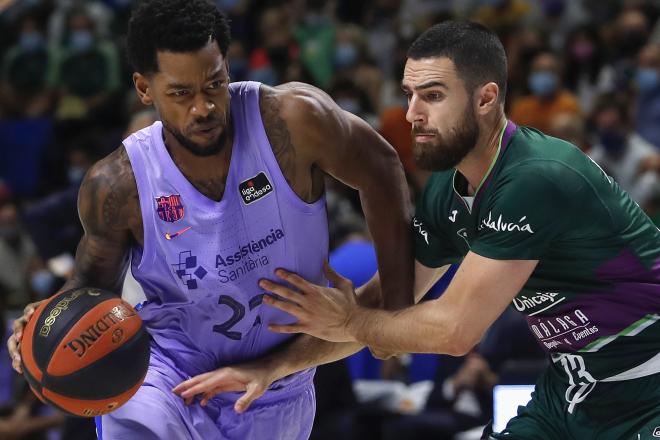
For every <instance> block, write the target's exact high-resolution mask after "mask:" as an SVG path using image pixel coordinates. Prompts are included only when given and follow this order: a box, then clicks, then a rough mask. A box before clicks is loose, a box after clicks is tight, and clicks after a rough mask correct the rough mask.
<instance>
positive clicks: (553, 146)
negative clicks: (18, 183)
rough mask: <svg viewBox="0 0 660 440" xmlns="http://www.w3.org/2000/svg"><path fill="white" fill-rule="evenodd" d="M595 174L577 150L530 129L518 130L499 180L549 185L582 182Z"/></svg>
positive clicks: (589, 162) (507, 153) (561, 141)
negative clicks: (545, 183) (533, 181)
mask: <svg viewBox="0 0 660 440" xmlns="http://www.w3.org/2000/svg"><path fill="white" fill-rule="evenodd" d="M594 170H598V171H599V169H598V168H597V166H596V165H595V164H594V163H593V161H591V160H590V159H589V158H588V157H587V156H586V155H585V154H584V153H583V152H582V151H580V149H579V148H578V147H576V146H575V145H573V144H571V143H570V142H566V141H564V140H562V139H558V138H555V137H552V136H548V135H546V134H545V133H543V132H541V131H539V130H536V129H534V128H531V127H524V126H522V127H518V129H517V130H516V132H515V134H514V136H513V137H512V139H511V142H510V144H509V145H508V146H507V150H506V152H505V159H504V160H503V166H502V170H501V172H500V174H501V176H502V177H506V179H507V180H516V181H518V180H525V181H526V180H540V181H546V182H548V183H551V184H556V183H561V182H566V181H571V180H573V179H575V178H580V177H582V178H584V177H585V176H587V175H591V174H593V173H594Z"/></svg>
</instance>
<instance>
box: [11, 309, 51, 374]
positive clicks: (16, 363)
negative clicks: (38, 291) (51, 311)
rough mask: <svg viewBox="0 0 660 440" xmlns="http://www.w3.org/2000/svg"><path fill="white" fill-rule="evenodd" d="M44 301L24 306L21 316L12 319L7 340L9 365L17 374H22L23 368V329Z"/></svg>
mask: <svg viewBox="0 0 660 440" xmlns="http://www.w3.org/2000/svg"><path fill="white" fill-rule="evenodd" d="M44 301H46V300H42V301H38V302H35V303H32V304H28V305H27V306H25V309H23V316H21V317H20V318H17V319H16V320H15V321H14V325H13V327H14V333H12V335H11V336H9V339H8V340H7V348H8V349H9V357H11V366H12V367H13V368H14V370H16V372H18V373H19V374H23V370H22V369H21V339H22V338H23V329H24V328H25V325H26V324H27V323H28V321H29V320H30V318H32V315H33V314H34V311H35V310H36V309H37V307H39V305H40V304H41V303H42V302H44Z"/></svg>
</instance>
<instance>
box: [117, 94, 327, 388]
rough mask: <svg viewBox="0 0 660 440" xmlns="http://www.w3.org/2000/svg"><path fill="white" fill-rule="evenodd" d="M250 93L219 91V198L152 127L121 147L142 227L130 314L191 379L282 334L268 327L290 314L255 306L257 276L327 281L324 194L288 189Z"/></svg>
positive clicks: (258, 302)
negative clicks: (135, 301) (178, 161)
mask: <svg viewBox="0 0 660 440" xmlns="http://www.w3.org/2000/svg"><path fill="white" fill-rule="evenodd" d="M259 87H260V84H259V83H255V82H239V83H232V84H230V86H229V90H230V96H231V100H230V102H231V104H230V105H231V108H230V112H231V120H232V124H233V128H234V143H233V149H232V153H231V160H230V166H229V173H228V176H227V182H226V188H225V192H224V195H223V197H222V200H221V201H219V202H216V201H214V200H211V199H209V198H207V197H206V196H204V195H202V194H201V193H200V192H198V191H197V190H196V189H195V188H194V187H193V185H192V184H191V183H190V182H189V181H188V180H187V179H186V178H185V177H184V175H183V174H182V173H181V171H180V170H179V169H178V167H177V166H176V165H175V163H174V161H173V160H172V158H171V157H170V155H169V153H168V151H167V149H166V147H165V145H164V142H163V135H162V130H163V127H162V124H161V122H156V123H154V124H153V125H152V126H150V127H147V128H145V129H143V130H141V131H138V132H136V133H134V134H132V135H131V136H129V137H128V138H127V139H126V140H125V141H124V146H125V148H126V151H127V152H128V156H129V158H130V162H131V166H132V168H133V173H134V174H135V180H136V183H137V188H138V195H139V199H140V209H141V211H142V219H143V227H144V246H143V248H142V249H140V248H138V247H134V248H133V249H132V251H131V266H132V274H133V276H134V278H135V279H136V280H137V281H138V283H139V284H140V285H141V287H142V289H143V290H144V293H145V296H146V301H145V302H144V303H142V304H139V305H138V307H137V308H138V309H139V313H140V315H141V317H142V319H143V320H144V323H145V325H146V327H147V329H148V331H149V333H150V334H151V336H152V338H153V341H154V342H155V344H157V345H158V346H159V347H160V349H161V350H163V351H164V352H165V353H167V355H168V356H169V357H170V358H171V359H172V360H173V361H174V362H175V364H176V366H177V367H178V368H180V369H181V370H182V371H184V372H186V373H187V374H190V375H191V376H192V375H195V374H199V373H202V372H206V371H210V370H213V369H216V368H219V367H221V366H224V365H229V364H234V363H237V362H241V361H246V360H250V359H253V358H256V357H259V356H261V355H263V354H264V353H265V352H267V351H268V350H270V349H272V348H273V347H275V346H277V345H278V344H280V343H282V342H284V341H285V340H287V339H288V338H290V337H291V336H290V335H283V334H277V333H273V332H270V331H269V330H268V328H267V325H268V324H270V323H290V322H293V321H295V318H293V317H291V316H290V315H288V314H286V313H284V312H281V311H279V310H277V309H275V308H273V307H268V306H266V305H263V304H262V299H263V295H264V291H263V290H261V289H260V288H259V286H258V284H257V283H258V281H259V280H260V279H261V278H269V279H271V280H274V281H277V280H278V278H277V277H275V276H274V273H273V272H274V270H275V269H277V268H284V269H287V270H291V271H293V272H297V273H299V274H301V275H302V276H303V277H305V278H307V279H309V280H310V281H312V282H314V283H319V284H325V283H327V281H326V280H325V278H324V275H323V270H322V265H323V261H324V259H326V258H327V253H328V225H327V218H326V210H325V196H324V197H322V198H321V199H320V200H318V201H316V202H314V203H311V204H308V203H306V202H304V201H302V200H301V199H300V198H299V197H298V196H297V195H296V194H295V193H294V192H293V190H292V189H291V188H290V187H289V185H288V183H287V182H286V180H285V178H284V176H283V175H282V172H281V170H280V167H279V165H278V163H277V160H276V159H275V156H274V154H273V152H272V148H271V145H270V142H269V141H268V138H267V136H266V132H265V129H264V126H263V123H262V120H261V113H260V111H259ZM312 373H313V372H309V373H308V374H312ZM303 374H305V373H303Z"/></svg>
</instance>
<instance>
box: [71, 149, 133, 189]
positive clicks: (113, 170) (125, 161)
mask: <svg viewBox="0 0 660 440" xmlns="http://www.w3.org/2000/svg"><path fill="white" fill-rule="evenodd" d="M83 186H91V187H97V186H110V187H113V188H118V189H125V190H127V191H130V190H133V189H134V188H135V187H136V183H135V176H134V174H133V168H132V166H131V161H130V159H129V157H128V153H127V152H126V148H125V147H124V145H123V144H122V145H120V146H119V148H117V149H116V150H115V151H113V152H112V153H110V154H108V155H107V156H105V157H104V158H103V159H101V160H99V161H98V162H96V163H95V164H94V165H92V166H91V167H90V169H89V170H88V171H87V174H86V175H85V178H84V180H83Z"/></svg>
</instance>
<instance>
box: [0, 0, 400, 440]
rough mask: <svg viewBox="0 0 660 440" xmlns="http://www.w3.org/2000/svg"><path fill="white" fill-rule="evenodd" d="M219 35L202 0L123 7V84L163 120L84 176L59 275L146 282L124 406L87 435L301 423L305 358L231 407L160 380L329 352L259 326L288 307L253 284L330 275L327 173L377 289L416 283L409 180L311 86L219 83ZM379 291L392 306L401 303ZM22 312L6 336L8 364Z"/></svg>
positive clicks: (228, 401)
mask: <svg viewBox="0 0 660 440" xmlns="http://www.w3.org/2000/svg"><path fill="white" fill-rule="evenodd" d="M228 45H229V27H228V24H227V20H226V18H225V16H224V15H223V14H222V13H221V12H220V11H218V10H217V9H216V7H215V6H214V5H213V4H211V3H210V2H207V1H205V0H147V1H144V2H142V3H141V4H140V5H139V6H138V7H137V9H136V10H135V11H134V13H133V16H132V18H131V22H130V25H129V31H128V37H127V48H128V54H129V58H130V61H131V63H132V64H133V66H134V68H135V73H134V75H133V79H134V83H135V88H136V90H137V93H138V95H139V98H140V100H141V101H142V102H143V103H144V104H146V105H152V104H153V105H154V107H155V108H156V110H157V112H158V114H159V119H160V121H158V122H156V123H155V124H153V125H152V126H150V127H147V128H145V129H143V130H140V131H138V132H136V133H133V134H132V135H131V136H129V137H128V138H127V139H126V140H125V141H124V142H123V145H122V146H121V147H120V148H119V149H118V150H117V151H115V152H114V153H112V154H111V155H109V156H108V157H106V158H105V159H103V160H101V161H100V162H98V163H97V164H96V165H94V167H93V168H92V169H91V170H90V171H89V172H88V174H87V176H86V177H85V180H84V182H83V184H82V186H81V189H80V196H79V212H80V218H81V221H82V224H83V226H84V229H85V235H84V237H83V238H82V240H81V242H80V245H79V247H78V251H77V254H76V268H75V275H74V277H73V279H71V280H70V281H69V282H67V284H66V285H65V289H70V288H76V287H81V286H97V287H101V288H105V289H108V290H112V291H117V292H118V291H119V290H120V288H121V284H122V281H123V279H124V276H125V274H126V271H127V269H128V268H129V267H130V269H131V271H132V274H133V276H134V277H135V279H136V280H137V281H138V282H139V283H140V285H141V287H142V289H143V290H144V292H145V295H146V301H145V302H144V303H142V304H139V305H138V306H137V309H138V310H139V312H140V315H141V317H142V319H143V320H144V323H145V325H146V327H147V329H148V331H149V333H150V335H151V337H152V349H151V361H150V367H149V371H148V373H147V377H146V380H145V382H144V384H143V386H142V387H141V388H140V390H139V391H138V392H137V394H136V395H135V396H134V397H133V398H132V399H131V400H130V401H129V402H128V403H127V404H125V405H124V406H122V407H121V408H119V409H118V410H116V411H114V412H112V413H110V414H107V415H104V416H103V417H102V418H99V419H100V420H98V421H97V427H98V434H99V437H100V438H105V439H140V440H147V439H200V440H201V439H204V440H207V439H237V440H238V439H240V440H245V439H283V440H284V439H286V440H291V439H306V438H307V437H308V436H309V433H310V431H311V428H312V421H313V418H314V411H315V399H314V388H313V383H312V377H313V374H314V371H313V369H309V370H305V371H302V372H300V373H296V374H294V375H290V376H288V377H285V378H284V379H282V380H280V381H276V382H275V383H274V384H273V385H272V386H271V387H270V388H269V389H268V390H267V391H266V393H265V394H264V396H263V397H262V398H261V399H260V400H259V401H258V402H256V403H255V404H253V405H252V406H251V408H250V410H249V411H245V412H242V411H240V410H241V409H243V408H244V407H243V406H242V403H241V402H237V400H238V398H239V396H240V394H239V393H223V394H221V395H219V396H217V397H215V398H213V399H205V400H204V402H203V403H204V405H186V404H185V402H184V400H183V399H181V397H179V396H178V395H176V394H175V393H173V392H172V389H173V388H174V387H175V386H177V385H178V384H180V383H181V382H183V381H185V380H187V379H189V378H190V377H193V376H197V375H199V374H203V373H206V372H211V371H214V370H216V369H218V368H221V367H223V366H227V365H232V364H234V363H239V362H244V361H249V360H252V359H256V358H259V357H261V356H263V355H264V354H266V353H267V352H270V351H272V350H273V349H275V350H277V349H281V350H289V349H296V350H301V347H302V348H303V349H304V350H301V351H304V352H306V353H308V354H310V355H314V356H315V357H318V356H323V355H324V353H326V352H330V351H333V350H334V349H333V348H332V347H331V346H332V344H328V343H325V342H322V341H319V340H313V338H311V337H309V336H302V337H299V338H297V339H291V337H290V336H288V335H281V334H277V333H273V332H270V331H269V330H268V325H269V324H271V323H276V322H282V321H286V320H291V319H292V318H291V317H290V316H289V315H287V314H285V313H283V312H281V311H278V310H277V309H275V308H272V307H271V308H267V307H263V306H262V298H263V294H264V291H263V290H262V289H260V288H259V287H258V281H259V279H261V278H264V277H272V273H273V271H274V270H275V269H276V268H285V269H288V270H291V271H294V272H297V273H300V274H302V275H304V276H305V277H306V278H308V279H310V280H313V281H314V282H316V283H321V284H323V283H325V282H326V273H327V274H329V276H331V277H332V276H334V275H333V274H332V272H331V271H326V273H324V271H323V269H322V267H323V262H324V260H325V259H326V257H327V250H328V230H327V219H326V211H325V199H324V189H323V175H324V172H327V173H329V174H331V175H333V176H334V177H336V178H337V179H339V180H341V181H343V182H345V183H347V184H349V185H351V186H353V187H355V188H357V189H358V190H359V191H360V194H361V198H362V202H363V208H364V211H365V213H366V217H367V222H368V225H369V228H370V231H371V234H372V236H373V238H374V241H375V242H376V247H377V253H378V260H379V263H380V264H379V265H380V270H381V273H382V274H383V275H382V277H383V278H386V279H387V280H386V282H385V285H386V286H389V287H390V291H391V292H408V291H410V290H411V288H412V264H411V263H410V262H409V261H410V258H409V257H410V252H411V246H410V243H409V238H408V234H407V233H406V232H407V231H408V228H409V218H410V214H409V212H408V209H407V207H408V203H407V197H408V195H407V186H406V184H405V179H404V176H403V171H402V167H401V165H400V163H399V161H398V158H397V156H396V153H395V152H394V150H393V149H392V148H391V147H390V146H389V145H388V144H387V143H386V142H385V141H384V140H383V139H382V138H381V137H380V136H378V134H377V133H376V132H374V131H373V130H372V129H371V128H370V127H369V126H368V125H367V124H366V123H365V122H363V121H362V120H360V119H359V118H357V117H355V116H353V115H351V114H349V113H346V112H344V111H342V110H341V109H340V108H339V107H338V106H337V105H336V104H335V103H334V102H333V101H332V100H331V99H330V98H329V97H328V96H327V95H326V94H325V93H323V92H322V91H320V90H318V89H316V88H314V87H312V86H309V85H305V84H286V85H283V86H279V87H274V88H272V87H267V86H265V85H261V84H258V83H253V82H245V83H232V84H230V78H229V76H228V60H227V58H226V54H227V48H228ZM383 297H384V299H385V305H386V306H390V307H398V306H401V305H404V304H405V303H406V302H408V299H407V298H396V297H394V296H390V295H388V294H387V292H384V294H383ZM410 301H412V298H410ZM32 311H33V307H29V308H28V309H27V311H26V313H25V315H24V317H23V318H21V319H19V320H18V321H17V323H16V325H15V333H14V335H13V336H12V337H11V341H10V343H9V348H10V351H11V354H12V355H13V357H14V359H13V360H14V367H15V368H16V369H17V370H20V367H19V359H20V358H19V357H18V351H17V345H18V342H19V341H20V337H21V330H22V328H23V325H24V323H25V322H26V321H27V319H29V316H31V313H32ZM285 343H288V344H287V345H286V346H282V345H283V344H285ZM117 368H128V366H124V365H118V366H117ZM237 390H242V391H245V388H241V387H240V384H238V386H237ZM247 391H250V390H247ZM235 408H236V409H238V410H239V412H238V413H237V412H236V411H235V410H234V409H235Z"/></svg>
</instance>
